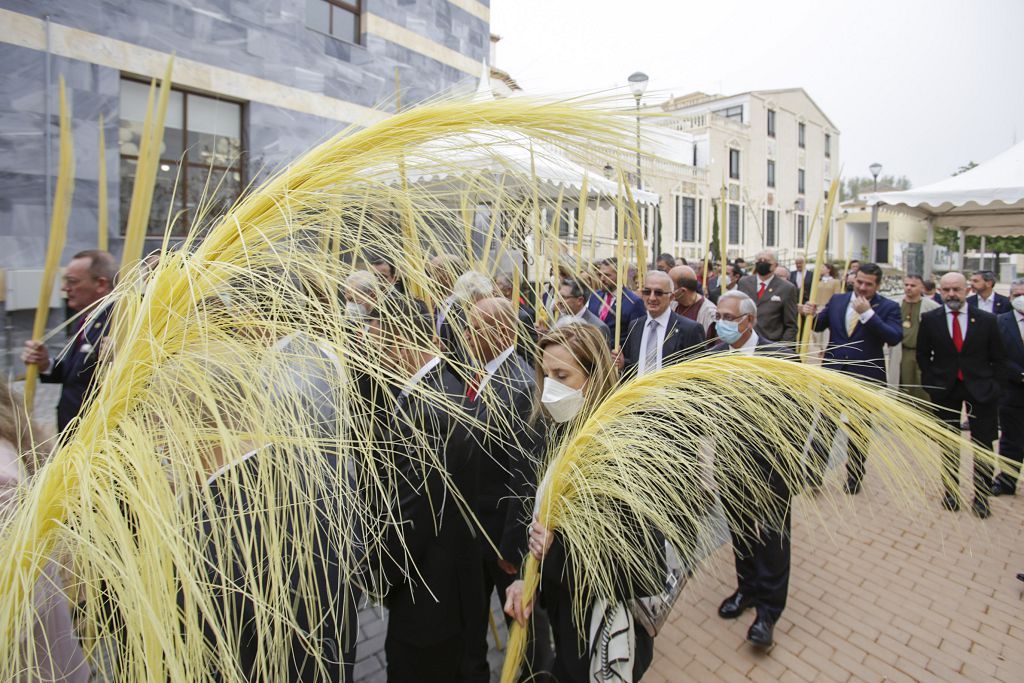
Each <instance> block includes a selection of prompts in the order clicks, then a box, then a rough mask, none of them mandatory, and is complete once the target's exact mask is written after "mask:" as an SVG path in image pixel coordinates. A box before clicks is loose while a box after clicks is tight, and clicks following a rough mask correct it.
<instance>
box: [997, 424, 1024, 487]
mask: <svg viewBox="0 0 1024 683" xmlns="http://www.w3.org/2000/svg"><path fill="white" fill-rule="evenodd" d="M999 426H1000V428H1001V429H1002V433H1001V434H1000V435H999V455H1001V456H1002V457H1004V458H1006V459H1007V460H1009V461H1010V462H1009V463H1007V462H1004V463H1003V464H1002V467H1000V470H1001V471H1000V472H999V475H998V477H997V479H998V480H999V481H1001V482H1002V483H1003V485H1004V486H1005V487H1006V488H1008V489H1010V490H1011V491H1013V490H1016V488H1017V480H1018V479H1020V469H1021V462H1024V406H1007V405H1003V406H1000V407H999Z"/></svg>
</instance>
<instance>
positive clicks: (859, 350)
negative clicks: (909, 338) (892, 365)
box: [814, 292, 903, 382]
mask: <svg viewBox="0 0 1024 683" xmlns="http://www.w3.org/2000/svg"><path fill="white" fill-rule="evenodd" d="M852 296H853V293H852V292H847V293H845V294H836V295H835V296H833V297H832V298H831V299H829V301H828V303H827V304H825V307H824V308H823V309H821V310H820V311H818V315H817V316H816V317H815V318H814V330H815V331H816V332H824V331H825V330H826V329H827V330H829V342H828V348H827V349H826V350H825V364H826V365H827V366H829V367H830V368H832V369H833V370H839V371H840V372H845V373H847V374H849V375H858V376H860V377H863V378H865V379H870V380H875V381H877V382H885V357H884V356H883V355H882V347H883V346H884V345H885V344H888V345H889V346H895V345H896V344H899V343H900V342H901V341H903V319H902V316H901V315H900V306H899V304H897V303H896V302H895V301H892V300H890V299H887V298H885V297H884V296H882V295H881V294H876V295H875V296H874V297H873V298H872V299H871V308H872V309H874V311H875V314H874V315H873V316H871V318H870V319H869V320H868V321H867V322H866V323H860V322H858V323H857V327H856V328H854V330H853V334H852V335H850V334H847V332H846V308H847V306H849V305H850V297H852Z"/></svg>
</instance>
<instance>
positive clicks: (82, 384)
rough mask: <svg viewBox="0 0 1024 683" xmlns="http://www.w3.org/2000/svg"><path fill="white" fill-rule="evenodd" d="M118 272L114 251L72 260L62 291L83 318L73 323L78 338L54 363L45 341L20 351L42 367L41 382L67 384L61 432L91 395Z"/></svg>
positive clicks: (28, 344)
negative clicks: (106, 301)
mask: <svg viewBox="0 0 1024 683" xmlns="http://www.w3.org/2000/svg"><path fill="white" fill-rule="evenodd" d="M116 274H117V262H116V261H115V260H114V257H113V256H112V255H111V254H110V253H109V252H106V251H99V250H95V249H91V250H88V251H80V252H78V253H77V254H75V255H74V256H73V257H71V261H70V262H69V263H68V265H67V267H66V268H65V269H64V278H63V286H62V289H63V290H64V293H65V294H66V295H67V305H68V308H69V309H70V310H72V311H74V312H75V313H77V314H78V315H79V317H78V319H77V320H76V321H75V322H74V323H72V325H73V328H72V329H73V334H74V336H73V337H72V340H71V344H70V346H69V348H68V349H67V352H66V353H64V354H62V355H61V356H60V357H59V358H57V360H56V362H53V361H52V360H51V359H50V354H49V352H48V351H47V349H46V347H45V346H44V345H43V343H42V342H39V341H36V340H29V341H26V342H25V348H24V350H23V351H22V353H21V360H22V361H24V362H25V363H26V364H29V363H34V364H35V365H38V366H39V381H41V382H47V383H52V384H61V385H63V387H62V388H61V392H60V400H59V401H58V402H57V429H58V430H59V431H60V432H61V434H64V432H65V430H66V429H67V427H68V425H69V424H70V423H71V421H72V420H73V419H74V418H75V417H77V416H78V414H79V413H80V412H81V411H82V407H83V406H84V405H85V404H86V403H87V402H88V400H89V396H90V394H91V392H92V380H93V375H94V374H95V373H96V366H97V363H98V362H99V352H100V340H101V339H102V338H103V337H104V336H106V333H107V321H108V319H109V317H110V307H109V306H106V307H103V306H102V304H101V300H102V299H103V297H105V296H106V295H107V294H110V290H111V289H112V288H113V282H114V276H115V275H116ZM65 436H66V435H65Z"/></svg>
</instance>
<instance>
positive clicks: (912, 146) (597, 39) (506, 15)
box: [491, 0, 1024, 185]
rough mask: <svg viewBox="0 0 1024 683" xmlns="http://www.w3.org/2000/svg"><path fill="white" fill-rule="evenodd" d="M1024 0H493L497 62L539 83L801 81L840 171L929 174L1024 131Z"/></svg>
mask: <svg viewBox="0 0 1024 683" xmlns="http://www.w3.org/2000/svg"><path fill="white" fill-rule="evenodd" d="M1022 27H1024V0H973V1H971V2H962V1H957V0H930V1H927V2H926V1H923V0H887V1H885V2H878V1H876V0H860V1H857V2H835V1H833V0H816V1H813V2H811V1H801V0H748V1H746V2H743V1H740V0H711V1H709V2H708V1H705V2H696V1H693V0H660V1H658V0H491V30H492V32H494V33H497V34H498V35H500V36H502V40H501V42H500V43H499V44H498V55H497V56H498V58H497V66H498V67H500V68H502V69H505V70H506V71H508V72H509V73H510V74H511V75H512V77H513V78H515V79H516V80H517V81H518V82H519V84H520V85H521V86H523V88H524V89H525V90H526V91H527V92H528V93H534V94H550V93H556V92H579V91H604V90H607V89H609V88H614V87H616V86H623V85H624V83H625V80H626V77H627V76H628V75H629V74H631V73H633V72H634V71H638V70H639V71H643V72H645V73H647V75H648V76H649V77H650V85H649V89H648V95H649V96H650V97H652V98H656V99H659V100H660V99H666V98H668V97H669V95H670V94H674V95H682V94H685V93H688V92H692V91H694V90H702V91H704V92H708V93H723V94H730V93H738V92H744V91H747V90H762V89H773V88H786V87H797V86H799V87H803V88H804V89H806V90H807V92H808V93H809V94H810V95H811V97H812V98H813V99H814V100H815V101H816V102H817V103H818V105H819V106H820V107H821V108H822V109H823V110H824V111H825V113H826V114H827V115H828V116H829V118H830V119H831V120H832V122H833V123H835V125H836V126H837V127H838V128H839V130H840V133H841V136H840V160H841V161H842V164H843V166H844V171H843V175H844V176H847V177H849V176H853V175H861V176H868V175H870V173H869V172H868V166H869V165H870V164H871V163H872V162H874V161H878V162H879V163H881V164H882V165H883V167H884V170H883V171H882V173H883V174H884V175H890V174H891V175H896V176H899V175H906V176H907V177H909V178H910V180H911V182H912V183H913V184H914V185H923V184H926V183H929V182H933V181H936V180H940V179H942V178H943V177H945V176H948V175H950V174H951V173H952V172H953V171H955V170H956V168H957V167H958V166H960V165H961V164H965V163H967V162H968V161H971V160H974V161H977V162H983V161H986V160H987V159H989V158H991V157H993V156H995V155H996V154H999V153H1000V152H1001V151H1003V150H1005V149H1007V148H1008V147H1010V146H1011V145H1012V144H1013V142H1014V139H1015V136H1016V140H1017V141H1022V140H1024V38H1022V37H1021V30H1022Z"/></svg>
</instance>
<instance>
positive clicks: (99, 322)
mask: <svg viewBox="0 0 1024 683" xmlns="http://www.w3.org/2000/svg"><path fill="white" fill-rule="evenodd" d="M110 308H111V307H110V306H106V307H105V308H103V309H102V310H100V311H98V312H97V313H96V316H95V317H94V318H92V319H91V320H90V319H89V318H86V319H85V321H84V323H83V327H82V329H81V330H79V332H78V333H76V334H75V336H74V338H72V340H71V346H70V347H69V348H68V349H67V353H65V354H63V355H61V356H60V357H59V358H55V359H54V360H53V362H52V363H51V365H50V372H48V373H46V374H45V375H44V374H40V375H39V381H40V382H48V383H50V384H62V385H63V387H62V388H61V392H60V400H59V401H58V402H57V429H58V431H60V432H63V431H64V430H65V429H66V428H67V426H68V424H69V423H70V422H71V420H73V419H74V418H75V417H77V416H78V413H79V412H81V410H82V406H83V405H84V404H85V402H86V400H87V399H88V394H89V392H90V391H91V390H92V378H93V375H94V374H95V373H96V364H97V363H98V361H99V353H100V339H102V338H103V337H104V336H105V335H106V333H107V322H108V320H109V318H110Z"/></svg>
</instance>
